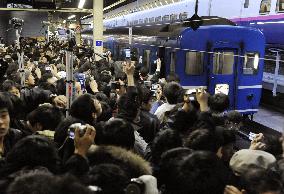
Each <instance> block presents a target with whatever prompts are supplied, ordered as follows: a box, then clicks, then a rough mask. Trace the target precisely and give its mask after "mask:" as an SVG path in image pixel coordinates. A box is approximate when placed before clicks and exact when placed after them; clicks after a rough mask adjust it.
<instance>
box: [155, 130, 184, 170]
mask: <svg viewBox="0 0 284 194" xmlns="http://www.w3.org/2000/svg"><path fill="white" fill-rule="evenodd" d="M182 144H183V143H182V139H181V137H180V135H179V133H178V132H177V131H173V130H172V129H166V130H164V131H161V132H159V133H158V134H157V136H156V137H155V138H154V140H153V143H152V145H151V150H152V162H153V163H154V164H155V165H158V164H159V162H160V159H161V155H162V154H163V153H164V152H165V151H167V150H170V149H173V148H177V147H182Z"/></svg>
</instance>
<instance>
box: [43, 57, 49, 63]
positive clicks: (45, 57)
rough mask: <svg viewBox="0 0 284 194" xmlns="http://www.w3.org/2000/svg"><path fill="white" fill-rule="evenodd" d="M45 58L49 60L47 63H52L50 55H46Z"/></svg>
mask: <svg viewBox="0 0 284 194" xmlns="http://www.w3.org/2000/svg"><path fill="white" fill-rule="evenodd" d="M43 57H45V58H46V59H47V62H48V63H50V62H51V57H50V56H49V55H44V56H43Z"/></svg>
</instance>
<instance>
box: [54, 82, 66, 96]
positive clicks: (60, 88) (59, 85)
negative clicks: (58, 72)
mask: <svg viewBox="0 0 284 194" xmlns="http://www.w3.org/2000/svg"><path fill="white" fill-rule="evenodd" d="M56 91H57V94H58V95H66V83H65V80H64V79H63V78H62V79H59V80H57V81H56Z"/></svg>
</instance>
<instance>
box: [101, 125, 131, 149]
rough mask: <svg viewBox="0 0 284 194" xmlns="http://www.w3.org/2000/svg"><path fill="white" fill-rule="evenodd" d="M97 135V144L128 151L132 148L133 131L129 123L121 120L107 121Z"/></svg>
mask: <svg viewBox="0 0 284 194" xmlns="http://www.w3.org/2000/svg"><path fill="white" fill-rule="evenodd" d="M99 134H100V135H101V137H99V136H98V141H97V143H98V144H103V145H115V146H120V147H123V148H125V149H128V150H130V149H133V147H134V142H135V136H134V129H133V127H132V126H131V124H130V123H128V122H127V121H125V120H123V119H113V120H110V121H108V122H107V123H106V125H105V126H104V127H103V129H102V132H101V133H99Z"/></svg>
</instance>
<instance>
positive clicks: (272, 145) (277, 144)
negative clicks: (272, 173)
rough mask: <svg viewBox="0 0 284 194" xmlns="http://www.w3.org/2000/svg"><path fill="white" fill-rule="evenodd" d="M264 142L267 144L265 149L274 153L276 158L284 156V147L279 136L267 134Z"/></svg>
mask: <svg viewBox="0 0 284 194" xmlns="http://www.w3.org/2000/svg"><path fill="white" fill-rule="evenodd" d="M263 143H264V144H265V147H264V149H263V151H266V152H268V153H270V154H272V155H274V156H275V157H276V158H279V157H281V156H282V153H283V149H282V143H281V141H280V139H279V137H277V136H276V135H270V134H265V135H264V142H263Z"/></svg>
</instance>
